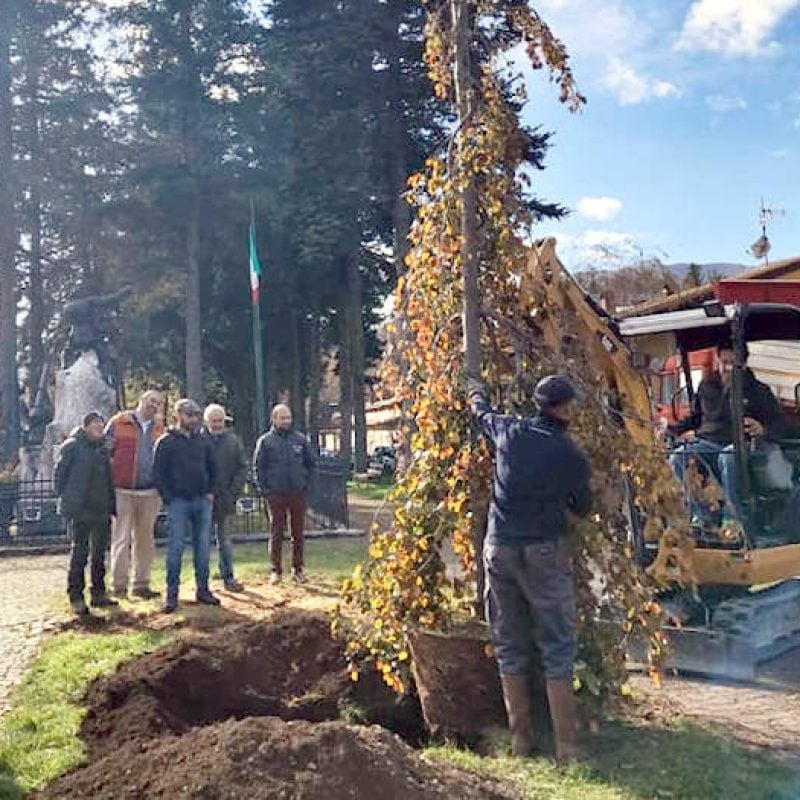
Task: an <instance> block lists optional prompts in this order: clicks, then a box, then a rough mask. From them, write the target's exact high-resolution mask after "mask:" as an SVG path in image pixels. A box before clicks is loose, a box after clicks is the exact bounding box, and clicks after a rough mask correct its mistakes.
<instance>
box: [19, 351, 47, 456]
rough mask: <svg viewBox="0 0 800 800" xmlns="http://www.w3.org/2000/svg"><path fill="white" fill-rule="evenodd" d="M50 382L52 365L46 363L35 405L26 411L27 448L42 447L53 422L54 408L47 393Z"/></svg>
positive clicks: (24, 441)
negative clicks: (45, 434)
mask: <svg viewBox="0 0 800 800" xmlns="http://www.w3.org/2000/svg"><path fill="white" fill-rule="evenodd" d="M49 382H50V364H49V363H47V362H45V364H44V366H43V367H42V373H41V375H40V376H39V384H38V386H37V388H36V396H35V398H34V401H33V405H32V406H31V407H30V408H27V409H26V412H27V413H26V414H25V423H26V424H25V425H24V426H23V430H22V443H23V445H25V446H29V447H30V446H36V445H40V444H41V443H42V442H43V441H44V432H45V430H46V428H47V426H48V424H49V423H50V422H52V420H53V406H52V403H51V402H50V395H49V394H48V391H47V386H48V383H49Z"/></svg>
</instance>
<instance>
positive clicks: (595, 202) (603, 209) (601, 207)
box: [578, 197, 622, 222]
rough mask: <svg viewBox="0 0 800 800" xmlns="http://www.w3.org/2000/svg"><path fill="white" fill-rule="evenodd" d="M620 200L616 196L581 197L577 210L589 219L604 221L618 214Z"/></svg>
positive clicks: (620, 204)
mask: <svg viewBox="0 0 800 800" xmlns="http://www.w3.org/2000/svg"><path fill="white" fill-rule="evenodd" d="M621 208H622V201H621V200H619V199H617V198H616V197H581V199H580V200H578V212H579V213H580V214H581V215H583V216H584V217H588V218H589V219H596V220H598V221H599V222H605V221H607V220H609V219H612V218H613V217H616V216H617V214H619V212H620V209H621Z"/></svg>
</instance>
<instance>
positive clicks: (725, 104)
mask: <svg viewBox="0 0 800 800" xmlns="http://www.w3.org/2000/svg"><path fill="white" fill-rule="evenodd" d="M706 105H707V106H708V107H709V108H710V109H711V110H712V111H713V112H715V113H716V114H725V113H727V112H728V111H742V110H744V109H745V108H747V100H745V99H744V98H743V97H740V96H739V95H727V94H711V95H709V96H708V97H706Z"/></svg>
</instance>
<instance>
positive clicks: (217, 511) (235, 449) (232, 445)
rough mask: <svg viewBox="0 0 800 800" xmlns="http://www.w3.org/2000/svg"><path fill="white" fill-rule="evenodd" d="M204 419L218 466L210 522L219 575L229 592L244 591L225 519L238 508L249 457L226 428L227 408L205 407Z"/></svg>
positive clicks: (240, 442)
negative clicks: (217, 556) (234, 570)
mask: <svg viewBox="0 0 800 800" xmlns="http://www.w3.org/2000/svg"><path fill="white" fill-rule="evenodd" d="M203 421H204V422H205V426H206V429H205V436H206V437H207V438H208V441H209V442H210V444H211V449H212V450H213V452H214V460H215V462H216V465H217V484H216V487H215V488H214V509H213V511H212V514H211V521H212V523H213V528H214V533H215V534H216V537H217V549H218V550H219V574H220V576H221V577H222V581H223V583H224V584H225V588H226V589H227V590H228V591H229V592H241V591H243V589H244V587H243V586H242V584H241V583H239V581H237V580H236V578H235V577H234V576H233V547H232V546H231V542H230V539H229V538H228V536H227V535H226V532H225V521H226V519H227V518H228V517H229V516H230V515H231V514H233V513H234V512H235V511H236V499H237V498H238V497H239V495H240V494H241V491H242V489H243V488H244V484H245V481H246V480H247V459H246V458H245V455H244V447H243V446H242V441H241V439H239V437H238V436H237V435H236V434H235V433H233V432H231V431H226V430H225V409H224V408H223V407H222V406H220V405H217V404H216V403H211V404H210V405H208V406H206V409H205V411H204V412H203Z"/></svg>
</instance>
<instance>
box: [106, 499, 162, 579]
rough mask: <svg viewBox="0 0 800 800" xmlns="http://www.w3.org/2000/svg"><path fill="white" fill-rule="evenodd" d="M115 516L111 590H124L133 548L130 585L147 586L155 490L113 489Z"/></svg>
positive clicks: (155, 510)
mask: <svg viewBox="0 0 800 800" xmlns="http://www.w3.org/2000/svg"><path fill="white" fill-rule="evenodd" d="M116 495H117V519H116V522H115V523H114V527H113V529H112V531H111V576H112V583H113V586H114V591H115V592H125V591H127V589H128V573H129V571H130V566H131V550H132V551H133V588H134V589H148V588H150V571H151V569H152V567H153V559H154V558H155V554H156V545H155V540H154V536H155V524H156V517H158V512H159V511H160V510H161V498H160V497H159V496H158V492H156V490H155V489H143V490H141V491H134V490H131V489H117V490H116Z"/></svg>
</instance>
